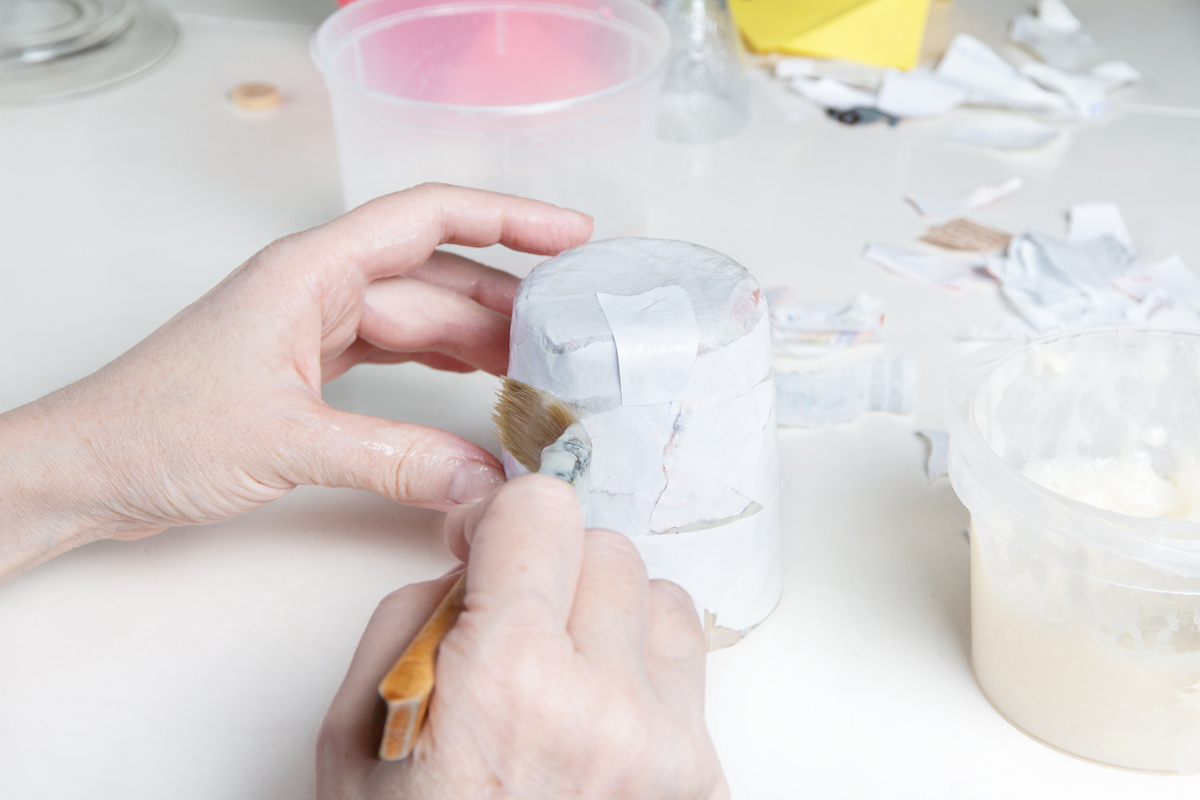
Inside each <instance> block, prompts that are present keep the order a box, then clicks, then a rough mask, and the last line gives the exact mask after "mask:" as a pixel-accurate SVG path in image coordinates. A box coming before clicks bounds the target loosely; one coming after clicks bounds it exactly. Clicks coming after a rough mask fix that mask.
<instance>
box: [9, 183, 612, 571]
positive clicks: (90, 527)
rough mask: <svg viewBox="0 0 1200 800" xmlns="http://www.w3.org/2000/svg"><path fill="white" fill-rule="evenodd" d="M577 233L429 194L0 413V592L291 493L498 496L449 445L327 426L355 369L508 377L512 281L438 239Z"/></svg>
mask: <svg viewBox="0 0 1200 800" xmlns="http://www.w3.org/2000/svg"><path fill="white" fill-rule="evenodd" d="M591 229H592V224H591V220H590V218H588V217H586V216H585V215H583V214H579V213H576V212H573V211H567V210H565V209H560V208H556V207H554V206H550V205H547V204H545V203H539V202H536V201H532V200H525V199H521V198H517V197H511V196H508V195H500V194H494V193H491V192H482V191H476V190H471V189H461V188H456V187H450V186H439V185H426V186H419V187H416V188H415V189H410V190H408V191H404V192H398V193H396V194H393V195H388V196H386V197H382V198H380V199H378V200H374V201H372V202H370V203H367V204H366V205H363V206H361V207H359V208H357V209H355V210H354V211H351V212H350V213H348V214H346V215H345V216H342V217H340V218H338V219H336V220H334V221H333V222H330V223H329V224H327V225H323V226H321V227H318V228H314V229H312V230H309V231H305V232H303V233H299V234H296V235H293V236H289V237H286V238H284V239H280V240H279V241H277V242H275V243H273V244H271V245H269V246H268V247H266V248H265V249H263V250H262V251H261V252H260V253H258V254H257V255H255V256H254V257H253V258H251V259H250V260H249V261H247V262H246V263H245V264H243V265H242V266H241V267H239V268H238V269H237V270H235V271H234V272H233V273H232V274H231V275H229V277H227V278H226V279H225V280H223V281H222V282H221V283H220V284H219V285H218V286H217V287H216V288H214V289H213V290H212V291H210V292H209V293H208V294H206V295H205V296H204V297H202V298H201V299H200V300H198V301H197V302H195V303H193V304H192V305H191V306H189V307H188V308H186V309H184V310H183V311H181V312H180V313H179V314H177V315H176V316H175V317H174V318H173V319H171V320H170V321H169V322H167V323H166V324H165V325H163V326H162V327H161V328H159V329H158V330H157V331H155V332H154V333H153V334H151V335H150V336H149V337H148V338H147V339H145V340H144V341H142V342H141V343H139V344H138V345H136V346H135V347H134V348H133V349H131V350H130V351H129V352H127V353H125V354H124V355H122V356H121V357H120V358H118V359H117V360H116V361H114V362H112V363H111V364H109V365H107V366H105V367H104V368H102V369H101V370H99V371H98V372H96V373H95V374H93V375H90V376H88V377H87V378H84V379H83V380H81V381H79V382H77V383H74V384H72V385H70V386H68V387H66V388H64V389H61V390H59V391H57V392H54V393H53V394H51V395H48V396H47V397H44V398H42V399H41V400H38V401H36V402H34V403H31V404H29V405H27V406H23V407H21V408H18V409H16V410H14V411H11V412H9V413H7V414H4V415H0V581H2V580H3V579H4V578H6V577H10V576H11V575H14V574H16V573H18V572H20V571H22V570H24V569H27V568H28V567H30V566H32V565H33V564H36V563H38V562H39V561H44V560H46V559H47V558H50V557H51V556H53V555H55V554H57V553H59V552H62V551H64V550H66V549H68V548H70V547H73V546H76V545H79V544H83V543H85V542H87V541H92V540H94V539H98V538H104V537H114V538H121V539H129V538H137V537H140V536H146V535H149V534H152V533H156V532H158V531H160V530H163V529H164V528H166V527H168V526H172V525H186V524H205V523H213V522H218V521H220V520H224V519H228V518H229V517H233V516H236V515H238V514H241V513H243V512H246V511H249V510H250V509H253V508H256V507H257V506H260V505H263V504H264V503H267V502H270V501H271V500H274V499H276V498H278V497H280V496H281V495H283V494H286V493H287V492H288V491H290V490H291V489H292V488H294V487H295V486H297V485H300V484H319V485H322V486H337V487H352V488H357V489H365V490H369V491H372V492H376V493H379V494H382V495H384V496H387V497H390V498H392V499H394V500H396V501H398V502H401V503H408V504H413V505H418V506H423V507H426V508H434V509H440V510H446V509H449V508H451V507H453V506H455V505H456V504H459V503H463V502H466V501H470V500H475V499H477V498H479V497H482V496H483V495H484V494H486V493H487V492H488V491H489V490H490V489H492V488H494V487H495V486H497V485H498V484H500V483H501V482H502V481H503V473H502V470H501V468H500V464H499V463H498V462H497V460H496V459H495V458H494V457H493V456H492V455H491V454H490V453H488V452H487V451H486V450H484V449H483V448H481V447H479V446H477V445H475V444H472V443H471V442H467V441H465V440H463V439H461V438H459V437H457V436H454V435H452V434H449V433H446V432H445V431H440V430H435V429H431V428H425V427H421V426H418V425H411V424H407V423H403V422H392V421H389V420H383V419H377V418H373V417H365V416H360V415H356V414H350V413H347V412H343V411H339V410H337V409H334V408H331V407H330V406H328V405H326V404H325V403H324V402H323V401H322V400H321V384H322V383H323V382H324V381H327V380H330V379H332V378H334V377H337V376H338V375H340V374H342V373H343V372H345V371H346V370H347V369H349V368H350V367H351V366H353V365H354V364H358V363H362V362H395V361H409V360H413V361H420V362H423V363H425V364H429V365H431V366H433V367H436V368H439V369H450V370H457V371H465V370H472V369H477V368H481V369H485V370H488V371H489V372H493V373H503V372H504V371H505V369H506V368H507V363H508V323H509V319H508V317H509V314H511V311H512V298H513V293H514V291H515V287H516V284H517V279H516V278H514V277H513V276H511V275H507V274H505V273H502V272H498V271H496V270H493V269H490V268H488V267H484V266H481V265H479V264H476V263H475V262H473V261H469V260H467V259H464V258H460V257H458V256H455V255H451V254H448V253H439V252H435V250H434V248H435V247H437V246H438V245H441V244H445V243H454V244H463V245H471V246H476V247H484V246H487V245H491V244H495V243H497V242H499V243H501V244H504V245H506V246H508V247H510V248H513V249H515V250H521V251H524V252H530V253H540V254H544V255H553V254H556V253H558V252H560V251H561V250H564V249H566V248H569V247H573V246H575V245H579V244H582V243H583V242H585V241H587V239H588V237H589V236H590V235H591Z"/></svg>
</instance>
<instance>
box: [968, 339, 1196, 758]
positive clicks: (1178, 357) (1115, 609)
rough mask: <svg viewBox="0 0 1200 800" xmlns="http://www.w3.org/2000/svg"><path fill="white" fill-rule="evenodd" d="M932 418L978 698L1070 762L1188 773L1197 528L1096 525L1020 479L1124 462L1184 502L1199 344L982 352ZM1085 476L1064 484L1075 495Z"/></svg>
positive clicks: (1085, 508)
mask: <svg viewBox="0 0 1200 800" xmlns="http://www.w3.org/2000/svg"><path fill="white" fill-rule="evenodd" d="M946 417H947V424H948V426H949V428H950V440H951V446H950V461H949V471H950V480H951V482H952V483H953V485H954V489H955V491H956V492H957V493H958V496H959V498H961V500H962V501H963V503H964V504H965V505H966V507H967V508H968V509H969V510H970V512H971V649H972V663H973V667H974V670H975V676H976V678H977V679H978V681H979V685H980V687H981V688H982V689H983V691H984V693H985V694H986V695H987V697H988V698H989V699H990V700H991V702H992V704H993V705H994V706H995V707H996V709H997V710H999V711H1000V713H1001V714H1003V715H1004V716H1005V717H1007V718H1008V719H1009V721H1011V722H1012V723H1014V724H1015V725H1016V726H1017V727H1019V728H1021V729H1022V730H1024V731H1025V732H1027V733H1029V734H1030V735H1032V736H1034V737H1035V738H1037V739H1040V740H1041V741H1043V742H1045V743H1047V744H1050V745H1052V746H1054V747H1057V748H1060V749H1062V750H1065V751H1067V752H1069V753H1072V754H1075V755H1077V756H1081V757H1083V758H1087V759H1092V760H1095V761H1099V762H1103V763H1106V764H1112V765H1116V766H1121V767H1129V768H1133V769H1141V770H1152V771H1158V772H1176V773H1178V772H1184V773H1194V772H1197V771H1200V525H1197V524H1196V523H1195V522H1188V521H1178V520H1176V519H1169V518H1166V517H1148V516H1129V515H1126V514H1121V513H1117V512H1115V511H1106V510H1103V509H1102V508H1099V507H1097V506H1096V505H1092V504H1090V503H1085V502H1079V501H1077V500H1072V499H1068V497H1066V496H1064V495H1062V494H1058V493H1056V492H1054V491H1051V490H1050V489H1048V488H1045V487H1044V486H1043V485H1040V484H1039V483H1035V482H1034V481H1033V480H1031V479H1030V478H1028V477H1026V475H1025V474H1023V473H1022V470H1025V469H1029V470H1034V469H1037V468H1038V465H1039V464H1040V465H1043V467H1042V468H1043V469H1044V465H1045V464H1046V463H1050V462H1053V463H1056V464H1067V465H1070V464H1072V463H1075V464H1085V465H1092V466H1096V465H1100V466H1101V467H1103V466H1104V465H1105V464H1108V465H1121V464H1131V463H1141V464H1142V465H1143V466H1145V467H1146V468H1152V469H1153V470H1154V474H1155V475H1157V476H1161V477H1163V478H1165V479H1168V480H1170V481H1177V482H1178V485H1179V486H1182V487H1185V489H1187V490H1188V491H1190V487H1193V486H1195V487H1196V488H1197V489H1198V490H1200V485H1197V482H1196V481H1193V480H1192V476H1194V475H1195V474H1196V472H1195V470H1196V467H1197V463H1196V462H1197V458H1198V457H1200V334H1196V333H1184V332H1174V331H1163V330H1144V329H1104V330H1093V331H1085V332H1080V333H1071V334H1065V335H1060V336H1057V337H1053V338H1050V339H1045V340H1041V341H1037V342H1032V343H1028V344H1024V343H1019V344H1004V345H997V346H993V347H989V348H985V349H983V350H981V351H979V352H978V353H975V354H974V355H972V356H970V357H968V358H967V359H966V360H964V361H963V362H962V363H961V364H960V365H959V366H958V368H957V369H956V370H955V372H954V375H953V377H952V378H951V385H950V389H949V391H948V393H947V398H946ZM1064 459H1065V460H1064ZM1071 459H1082V461H1071ZM1139 459H1140V462H1139ZM1090 468H1091V467H1088V468H1086V469H1082V470H1076V471H1074V472H1070V470H1068V472H1070V474H1069V475H1067V477H1068V478H1071V479H1072V480H1075V479H1077V478H1078V476H1079V475H1085V476H1087V477H1086V478H1085V480H1084V484H1083V485H1084V487H1085V488H1086V487H1087V486H1090V485H1091V484H1090V483H1088V482H1089V481H1091V480H1092V474H1093V473H1091V472H1089V471H1088V470H1089V469H1090ZM1105 468H1106V469H1107V468H1109V467H1105ZM1043 474H1044V473H1043ZM1063 474H1066V473H1063ZM1120 474H1124V473H1120ZM1072 476H1074V477H1072ZM1110 476H1111V473H1110ZM1043 482H1045V479H1043ZM1056 485H1061V484H1056ZM1134 485H1140V481H1139V482H1135V481H1128V482H1125V481H1121V480H1117V481H1109V482H1108V483H1106V484H1105V483H1102V482H1098V483H1097V484H1096V488H1095V491H1096V492H1097V494H1094V495H1091V497H1092V499H1093V500H1094V501H1095V502H1104V503H1111V502H1113V500H1112V497H1113V496H1115V495H1116V494H1120V493H1121V492H1122V491H1125V490H1126V489H1127V488H1128V487H1130V486H1134ZM1164 485H1165V484H1164ZM1171 485H1175V484H1171ZM1077 491H1080V490H1079V489H1075V490H1072V493H1075V492H1077ZM1185 494H1186V492H1185ZM1191 502H1192V500H1188V502H1187V503H1184V504H1183V505H1177V506H1176V509H1177V511H1173V512H1171V513H1173V514H1176V515H1182V514H1183V513H1184V512H1185V511H1186V509H1187V508H1189V507H1191V506H1190V505H1189V504H1190V503H1191ZM1178 509H1183V510H1182V511H1179V510H1178ZM1192 518H1193V519H1195V518H1196V517H1195V515H1192Z"/></svg>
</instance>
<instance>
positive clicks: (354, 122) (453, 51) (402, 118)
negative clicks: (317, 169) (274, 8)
mask: <svg viewBox="0 0 1200 800" xmlns="http://www.w3.org/2000/svg"><path fill="white" fill-rule="evenodd" d="M669 51H670V32H669V30H668V28H667V25H666V23H665V22H664V21H663V19H662V17H661V16H660V15H659V14H658V13H657V12H655V11H654V10H653V9H651V8H649V7H648V6H646V5H645V4H643V3H641V2H639V1H638V0H518V1H516V2H514V1H513V0H467V1H465V2H456V1H455V0H450V1H449V2H437V0H357V2H354V3H351V4H350V5H348V6H346V7H344V8H342V9H340V10H338V11H337V12H335V13H334V14H333V15H332V16H330V17H329V19H327V20H326V21H325V23H324V24H322V25H321V27H320V29H319V30H318V31H317V33H316V35H315V36H314V37H313V42H312V56H313V59H314V61H315V62H316V64H317V67H318V68H319V69H320V70H321V72H322V73H323V74H324V76H325V82H326V85H327V86H328V87H329V93H330V96H331V98H332V101H333V118H334V127H335V129H336V133H337V142H338V155H339V158H340V161H341V173H342V185H343V189H344V200H345V204H346V207H347V208H352V207H354V206H356V205H359V204H360V203H363V202H365V201H366V200H369V199H371V198H373V197H377V196H379V195H382V194H386V193H388V192H391V191H396V190H398V189H403V188H406V187H408V186H413V185H415V184H418V183H423V182H426V181H441V182H445V183H454V184H461V185H465V186H473V187H477V188H483V189H492V190H496V191H502V192H509V193H513V194H519V195H523V196H526V197H535V198H538V199H541V200H546V201H549V202H552V203H558V204H560V205H565V206H569V207H572V208H576V209H579V210H581V211H584V212H586V213H588V214H591V215H592V216H593V217H595V219H596V228H597V232H596V235H597V237H598V238H600V237H605V236H618V235H627V234H636V233H640V232H642V228H643V226H644V214H645V192H644V183H643V175H644V173H645V162H646V159H647V157H648V155H649V152H648V151H649V147H650V143H651V142H652V140H653V138H654V126H655V113H656V103H657V99H658V92H659V88H660V86H661V84H662V78H663V72H664V68H665V64H666V58H667V55H668V53H669Z"/></svg>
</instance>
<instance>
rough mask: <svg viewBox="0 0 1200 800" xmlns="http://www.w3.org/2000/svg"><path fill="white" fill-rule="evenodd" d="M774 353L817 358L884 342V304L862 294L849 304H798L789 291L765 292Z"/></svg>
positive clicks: (779, 288) (777, 289)
mask: <svg viewBox="0 0 1200 800" xmlns="http://www.w3.org/2000/svg"><path fill="white" fill-rule="evenodd" d="M766 294H767V307H768V308H769V309H770V312H771V340H772V343H773V345H774V350H775V354H776V355H778V356H787V357H791V358H819V357H821V356H826V355H829V354H830V353H833V352H836V351H838V350H844V349H846V348H848V347H854V346H856V345H863V344H871V343H875V342H882V341H883V331H882V327H883V316H884V315H883V302H882V301H880V300H879V299H878V298H876V297H872V296H871V295H869V294H861V295H859V296H858V297H856V298H855V299H854V300H852V301H850V302H849V303H801V302H799V301H798V300H797V298H796V297H795V296H794V295H793V293H792V292H791V290H789V289H787V288H785V287H776V288H774V289H768V290H767V293H766Z"/></svg>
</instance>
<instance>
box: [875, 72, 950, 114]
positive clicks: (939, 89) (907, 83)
mask: <svg viewBox="0 0 1200 800" xmlns="http://www.w3.org/2000/svg"><path fill="white" fill-rule="evenodd" d="M966 97H967V92H966V90H965V89H963V88H962V87H961V86H956V85H955V84H953V83H950V82H948V81H946V80H944V79H942V78H940V77H938V76H937V75H935V74H933V73H932V72H926V71H924V70H911V71H909V72H901V71H900V70H898V69H889V70H888V71H887V72H886V73H885V74H884V76H883V84H882V85H881V86H880V87H879V97H878V99H877V101H876V104H875V107H876V108H878V109H879V110H880V111H882V112H883V113H885V114H891V115H892V116H893V117H933V116H937V115H938V114H945V113H946V112H948V111H950V110H951V109H953V108H956V107H957V106H958V105H959V104H961V103H962V101H963V100H965V99H966Z"/></svg>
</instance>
